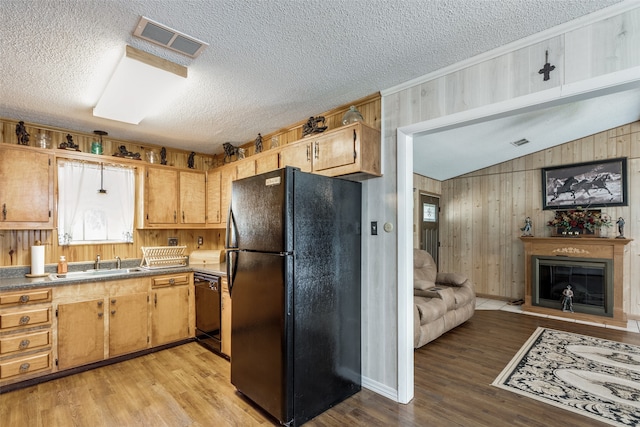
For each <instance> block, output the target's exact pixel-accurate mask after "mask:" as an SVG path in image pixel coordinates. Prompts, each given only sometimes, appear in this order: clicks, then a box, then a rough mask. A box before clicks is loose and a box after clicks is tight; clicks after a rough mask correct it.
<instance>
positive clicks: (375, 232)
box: [371, 221, 378, 236]
mask: <svg viewBox="0 0 640 427" xmlns="http://www.w3.org/2000/svg"><path fill="white" fill-rule="evenodd" d="M371 235H372V236H377V235H378V221H371Z"/></svg>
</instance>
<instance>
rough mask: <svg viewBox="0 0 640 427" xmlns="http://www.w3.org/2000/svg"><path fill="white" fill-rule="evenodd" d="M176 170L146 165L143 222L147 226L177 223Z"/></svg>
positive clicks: (177, 190)
mask: <svg viewBox="0 0 640 427" xmlns="http://www.w3.org/2000/svg"><path fill="white" fill-rule="evenodd" d="M178 192H179V187H178V171H177V170H175V169H169V168H166V167H165V168H160V167H151V166H149V167H147V173H146V175H145V191H144V194H145V204H144V211H145V224H146V225H149V226H158V225H171V226H175V225H176V224H177V223H178Z"/></svg>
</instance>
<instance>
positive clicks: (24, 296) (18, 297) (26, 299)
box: [0, 288, 51, 307]
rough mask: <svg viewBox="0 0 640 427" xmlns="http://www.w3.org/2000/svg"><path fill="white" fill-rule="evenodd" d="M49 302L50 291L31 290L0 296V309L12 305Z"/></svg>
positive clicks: (47, 289) (48, 289)
mask: <svg viewBox="0 0 640 427" xmlns="http://www.w3.org/2000/svg"><path fill="white" fill-rule="evenodd" d="M48 301H51V289H50V288H46V289H32V290H28V291H22V292H11V293H3V294H0V307H2V306H7V305H14V304H35V303H40V302H48Z"/></svg>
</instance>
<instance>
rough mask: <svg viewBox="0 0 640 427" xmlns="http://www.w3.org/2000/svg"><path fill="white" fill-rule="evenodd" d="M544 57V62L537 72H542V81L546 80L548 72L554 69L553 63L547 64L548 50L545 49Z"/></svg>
mask: <svg viewBox="0 0 640 427" xmlns="http://www.w3.org/2000/svg"><path fill="white" fill-rule="evenodd" d="M544 59H545V62H546V63H545V64H544V67H542V68H541V69H540V71H538V74H544V79H543V80H544V81H545V82H546V81H547V80H549V74H550V73H551V72H552V71H553V70H555V69H556V66H555V65H551V64H549V51H548V50H547V51H545V52H544Z"/></svg>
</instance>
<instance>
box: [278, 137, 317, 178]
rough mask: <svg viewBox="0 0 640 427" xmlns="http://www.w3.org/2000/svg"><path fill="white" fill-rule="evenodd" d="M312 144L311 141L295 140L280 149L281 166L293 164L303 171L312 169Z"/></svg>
mask: <svg viewBox="0 0 640 427" xmlns="http://www.w3.org/2000/svg"><path fill="white" fill-rule="evenodd" d="M311 148H312V144H311V142H310V141H305V142H295V143H292V144H288V145H286V146H284V147H282V148H281V149H280V167H281V168H283V167H285V166H292V167H296V168H300V170H301V171H302V172H311V171H312V163H311V158H312V153H311Z"/></svg>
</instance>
